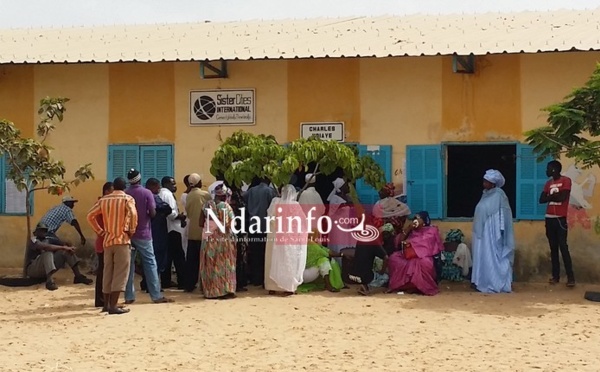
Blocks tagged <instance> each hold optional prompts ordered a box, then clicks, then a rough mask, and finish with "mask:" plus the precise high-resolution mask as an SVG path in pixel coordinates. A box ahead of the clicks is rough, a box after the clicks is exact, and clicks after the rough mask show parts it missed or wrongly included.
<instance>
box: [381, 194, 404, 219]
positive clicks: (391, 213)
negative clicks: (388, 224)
mask: <svg viewBox="0 0 600 372" xmlns="http://www.w3.org/2000/svg"><path fill="white" fill-rule="evenodd" d="M375 206H376V208H375V209H374V210H373V214H374V215H377V217H379V218H391V217H405V216H409V215H410V213H411V212H410V208H409V207H408V205H406V204H404V203H402V202H401V201H399V200H398V199H396V198H391V197H387V198H384V199H381V200H379V201H378V202H377V203H376V204H375Z"/></svg>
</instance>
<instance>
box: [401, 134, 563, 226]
mask: <svg viewBox="0 0 600 372" xmlns="http://www.w3.org/2000/svg"><path fill="white" fill-rule="evenodd" d="M515 145H516V151H517V154H516V159H515V166H516V178H517V179H516V182H515V184H516V195H515V198H516V203H515V204H516V213H515V216H516V219H517V220H532V221H536V220H543V219H544V215H545V211H546V205H545V204H539V203H538V199H539V195H540V193H541V192H542V190H543V188H544V184H545V183H546V181H547V179H548V178H547V177H546V164H547V162H548V161H550V160H551V158H545V159H538V158H537V156H536V155H535V153H534V152H533V148H532V147H531V146H529V145H525V144H515ZM445 151H446V149H445V145H442V144H440V145H414V146H407V148H406V154H407V155H406V168H407V169H406V172H407V185H406V190H407V199H408V205H409V207H410V209H411V210H412V211H413V212H417V211H420V210H426V211H428V212H429V214H430V216H431V218H433V219H443V218H446V200H447V198H448V195H445V193H446V190H445V187H444V180H445V178H444V175H445V171H446V169H445V157H444V155H445Z"/></svg>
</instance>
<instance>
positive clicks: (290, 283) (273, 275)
mask: <svg viewBox="0 0 600 372" xmlns="http://www.w3.org/2000/svg"><path fill="white" fill-rule="evenodd" d="M297 196H298V192H297V191H296V188H295V187H294V186H292V185H286V186H284V187H283V190H282V192H281V198H275V199H273V201H272V202H271V205H270V206H269V209H268V211H267V213H268V215H269V217H275V219H271V220H272V221H271V222H270V224H271V225H270V229H269V234H267V239H268V240H267V245H266V251H265V289H266V290H268V291H269V294H276V293H280V294H284V295H291V294H294V293H295V292H296V289H297V288H298V286H299V285H300V284H302V276H303V274H304V268H305V266H306V254H307V253H306V245H307V243H308V227H307V221H306V215H305V214H304V212H303V211H302V207H301V206H300V203H298V202H297V201H296V199H297ZM290 221H292V222H290Z"/></svg>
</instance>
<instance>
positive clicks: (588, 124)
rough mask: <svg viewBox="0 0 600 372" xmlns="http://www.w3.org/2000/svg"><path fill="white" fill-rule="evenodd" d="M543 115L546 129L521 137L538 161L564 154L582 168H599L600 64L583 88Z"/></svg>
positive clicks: (575, 90) (534, 130) (533, 131)
mask: <svg viewBox="0 0 600 372" xmlns="http://www.w3.org/2000/svg"><path fill="white" fill-rule="evenodd" d="M543 111H546V112H547V113H548V119H547V122H548V125H545V126H543V127H540V128H536V129H533V130H531V131H528V132H526V133H525V136H527V142H528V143H529V144H530V145H532V146H534V151H535V152H536V153H538V155H539V157H540V158H543V157H545V156H548V155H550V156H553V157H554V158H558V157H560V155H561V154H564V155H565V156H566V157H568V158H572V159H574V160H575V162H576V163H577V164H578V165H580V166H581V167H582V168H591V167H593V166H600V141H598V138H597V137H598V136H599V135H600V64H597V65H596V69H595V71H594V72H593V74H592V76H591V77H590V79H589V81H588V82H587V83H585V85H584V86H582V87H579V88H576V89H574V90H573V91H572V92H571V93H570V94H569V95H568V96H566V97H565V99H564V100H563V102H560V103H557V104H554V105H552V106H549V107H547V108H544V109H543Z"/></svg>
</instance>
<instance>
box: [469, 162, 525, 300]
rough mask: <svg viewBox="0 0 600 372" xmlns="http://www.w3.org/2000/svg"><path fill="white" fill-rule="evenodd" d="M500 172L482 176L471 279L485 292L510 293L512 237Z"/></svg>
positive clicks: (489, 172)
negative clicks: (481, 193) (481, 191)
mask: <svg viewBox="0 0 600 372" xmlns="http://www.w3.org/2000/svg"><path fill="white" fill-rule="evenodd" d="M504 183H505V180H504V176H502V173H500V172H499V171H497V170H495V169H490V170H488V171H486V172H485V175H484V176H483V189H484V190H483V195H482V196H481V200H480V201H479V203H478V204H477V207H475V216H474V217H473V274H472V276H471V282H472V283H473V285H474V286H475V288H476V289H477V290H478V291H480V292H484V293H501V292H507V293H508V292H511V287H512V278H513V269H512V265H513V261H514V254H515V237H514V233H513V225H512V223H513V222H512V210H511V208H510V204H509V202H508V198H507V197H506V194H505V193H504V191H503V190H502V186H504Z"/></svg>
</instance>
